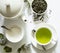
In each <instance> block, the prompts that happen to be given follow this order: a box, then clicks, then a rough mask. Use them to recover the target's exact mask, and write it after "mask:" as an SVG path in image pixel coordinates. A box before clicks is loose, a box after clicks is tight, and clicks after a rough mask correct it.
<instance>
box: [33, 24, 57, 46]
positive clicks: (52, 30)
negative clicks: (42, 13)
mask: <svg viewBox="0 0 60 53" xmlns="http://www.w3.org/2000/svg"><path fill="white" fill-rule="evenodd" d="M38 26H39V27H40V28H41V27H42V26H45V27H46V26H47V27H46V28H48V29H49V28H50V31H51V33H52V37H51V39H50V41H49V42H48V43H47V44H40V43H39V42H38V41H37V40H36V38H34V37H33V36H35V33H34V34H33V35H32V38H33V40H34V41H35V42H36V43H37V44H39V45H48V44H50V43H51V41H52V40H53V37H54V35H56V34H57V33H56V30H55V28H54V27H53V26H51V25H50V24H47V23H41V25H40V24H39V25H38ZM36 28H37V27H36ZM36 28H34V29H35V30H36ZM54 32H55V33H54Z"/></svg>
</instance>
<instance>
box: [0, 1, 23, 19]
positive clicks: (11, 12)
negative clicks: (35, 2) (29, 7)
mask: <svg viewBox="0 0 60 53" xmlns="http://www.w3.org/2000/svg"><path fill="white" fill-rule="evenodd" d="M23 6H24V0H0V14H1V15H3V16H4V17H5V18H16V17H18V16H20V15H21V14H22V11H23Z"/></svg>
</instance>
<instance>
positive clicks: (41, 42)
mask: <svg viewBox="0 0 60 53" xmlns="http://www.w3.org/2000/svg"><path fill="white" fill-rule="evenodd" d="M44 30H45V31H44ZM38 31H40V32H39V33H38ZM41 31H42V32H41ZM32 32H33V33H32V36H31V37H32V44H33V45H34V46H35V47H36V48H39V49H42V50H46V47H47V46H48V45H50V44H51V43H52V42H53V41H54V36H56V31H55V29H54V28H53V27H52V26H50V25H49V24H46V23H41V24H39V25H37V26H36V27H35V28H34V29H33V30H32ZM36 34H38V35H36ZM46 35H47V36H46ZM37 36H38V38H39V39H38V38H37ZM49 36H50V38H49ZM42 38H43V39H42ZM47 39H49V41H47ZM46 41H47V42H46ZM45 42H46V43H45Z"/></svg>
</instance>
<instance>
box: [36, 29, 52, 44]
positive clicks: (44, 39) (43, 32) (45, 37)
mask: <svg viewBox="0 0 60 53" xmlns="http://www.w3.org/2000/svg"><path fill="white" fill-rule="evenodd" d="M51 37H52V33H51V31H50V30H49V29H48V28H40V29H38V30H37V32H36V39H37V41H38V42H39V43H42V44H46V43H48V42H49V41H50V40H51Z"/></svg>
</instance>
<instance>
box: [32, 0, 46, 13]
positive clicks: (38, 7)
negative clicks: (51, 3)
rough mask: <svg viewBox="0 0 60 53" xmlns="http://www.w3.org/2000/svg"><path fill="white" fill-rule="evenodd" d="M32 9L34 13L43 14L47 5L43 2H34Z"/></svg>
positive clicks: (43, 0) (37, 0)
mask: <svg viewBox="0 0 60 53" xmlns="http://www.w3.org/2000/svg"><path fill="white" fill-rule="evenodd" d="M32 9H33V11H34V12H36V13H39V14H40V13H43V12H45V10H46V9H47V3H46V1H45V0H34V1H33V2H32Z"/></svg>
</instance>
